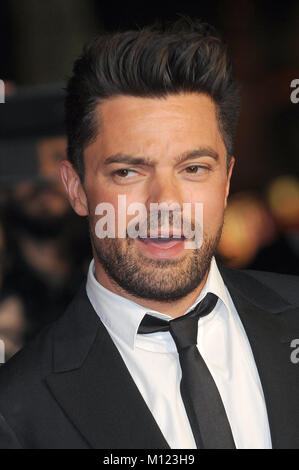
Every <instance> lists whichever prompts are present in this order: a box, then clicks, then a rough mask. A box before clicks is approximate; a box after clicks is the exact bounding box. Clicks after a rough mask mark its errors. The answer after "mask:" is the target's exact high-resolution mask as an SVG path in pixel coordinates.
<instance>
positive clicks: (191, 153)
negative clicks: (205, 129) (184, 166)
mask: <svg viewBox="0 0 299 470" xmlns="http://www.w3.org/2000/svg"><path fill="white" fill-rule="evenodd" d="M198 157H211V158H213V159H214V160H215V161H218V160H219V155H218V153H217V152H215V150H213V149H212V148H211V147H200V148H197V149H194V150H187V151H186V152H184V153H182V154H181V155H178V156H177V157H176V159H175V164H176V165H178V164H180V163H184V162H185V161H186V160H191V159H193V158H198ZM111 163H125V164H127V165H142V166H155V164H156V162H155V161H154V160H151V159H150V158H148V157H134V156H133V155H127V154H125V153H116V154H115V155H111V156H110V157H108V158H106V160H105V161H104V164H105V165H110V164H111Z"/></svg>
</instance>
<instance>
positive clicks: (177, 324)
mask: <svg viewBox="0 0 299 470" xmlns="http://www.w3.org/2000/svg"><path fill="white" fill-rule="evenodd" d="M217 300H218V297H217V296H216V295H215V294H212V293H210V292H209V293H208V294H207V295H206V296H205V298H204V299H203V300H201V302H199V303H198V304H197V306H196V307H195V308H194V309H193V310H191V312H189V313H187V314H186V315H183V316H182V317H178V318H175V319H174V320H170V321H169V322H168V321H166V320H162V319H159V318H156V317H153V316H152V315H145V316H144V318H143V320H142V322H141V324H140V326H139V330H138V333H141V334H148V333H155V332H158V331H169V332H170V334H171V335H172V337H173V339H174V341H175V344H176V347H177V350H178V351H180V350H182V349H184V348H187V347H188V346H194V345H196V343H197V330H198V319H199V317H204V316H205V315H208V314H209V313H210V312H211V311H212V310H213V309H214V307H215V305H216V303H217Z"/></svg>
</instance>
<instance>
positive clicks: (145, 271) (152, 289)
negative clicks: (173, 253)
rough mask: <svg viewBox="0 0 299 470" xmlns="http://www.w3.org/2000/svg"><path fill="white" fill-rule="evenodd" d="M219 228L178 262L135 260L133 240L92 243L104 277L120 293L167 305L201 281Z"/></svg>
mask: <svg viewBox="0 0 299 470" xmlns="http://www.w3.org/2000/svg"><path fill="white" fill-rule="evenodd" d="M221 232H222V226H221V227H220V228H219V230H218V232H217V234H216V236H215V237H214V238H212V237H211V238H207V237H205V238H204V240H203V244H202V246H201V248H199V249H195V250H185V252H186V253H185V254H184V256H183V257H181V258H180V259H169V260H167V259H163V260H154V259H149V258H147V257H142V258H141V257H139V258H137V256H136V253H135V252H134V240H133V239H132V238H126V239H123V242H125V243H126V246H125V247H124V246H121V242H120V240H118V239H111V238H110V239H109V238H105V239H102V240H100V239H98V238H97V239H96V240H95V239H94V237H93V236H92V235H91V239H92V244H93V246H94V249H95V253H96V256H97V258H98V260H99V262H100V263H101V265H102V266H103V268H104V270H105V272H106V274H107V275H108V276H109V278H110V279H111V280H112V282H114V283H116V284H117V285H118V286H120V287H121V288H122V289H124V290H125V291H126V292H128V293H129V294H132V295H134V296H135V297H139V298H143V299H154V300H158V301H165V302H171V301H174V300H178V299H181V298H183V297H185V296H186V295H188V294H189V293H191V292H192V291H194V290H195V289H196V288H197V287H198V285H199V284H200V283H201V282H202V281H203V279H204V277H205V275H206V273H207V271H208V269H209V266H210V263H211V259H212V257H213V255H214V254H215V251H216V248H217V245H218V242H219V239H220V236H221ZM95 242H96V243H95Z"/></svg>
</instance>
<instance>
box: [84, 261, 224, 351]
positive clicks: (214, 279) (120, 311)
mask: <svg viewBox="0 0 299 470" xmlns="http://www.w3.org/2000/svg"><path fill="white" fill-rule="evenodd" d="M94 272H95V271H94V260H92V261H91V263H90V265H89V270H88V276H87V283H86V291H87V295H88V298H89V300H90V302H91V304H92V306H93V308H94V310H95V311H96V313H97V315H98V316H99V317H100V319H101V321H102V322H103V323H104V325H105V326H106V327H107V329H108V331H110V332H111V333H112V334H113V335H114V336H116V337H117V338H118V339H120V340H121V341H122V342H124V343H126V344H127V345H128V346H130V347H131V348H132V349H134V348H135V341H136V335H137V330H138V327H139V325H140V322H141V321H142V319H143V317H144V315H145V314H146V313H149V314H151V315H154V316H157V317H159V318H162V319H164V320H168V321H169V320H172V317H170V316H169V315H165V314H163V313H160V312H157V311H155V310H149V309H148V308H146V307H143V306H142V305H139V304H137V303H135V302H133V301H132V300H130V299H127V298H125V297H122V296H120V295H118V294H115V293H114V292H112V291H110V290H109V289H106V288H105V287H104V286H102V285H101V284H100V283H99V282H98V281H97V280H96V278H95V274H94ZM208 292H211V293H213V294H215V295H217V297H218V298H219V299H220V301H221V302H223V303H224V305H225V306H226V308H227V309H228V310H229V300H228V297H227V293H226V289H225V285H224V282H223V279H222V277H221V274H220V272H219V270H218V267H217V263H216V260H215V258H214V257H213V258H212V261H211V265H210V270H209V274H208V277H207V281H206V283H205V285H204V287H203V289H202V291H201V293H200V295H199V296H198V298H197V299H196V300H195V302H194V303H193V305H191V307H190V308H189V309H188V310H187V311H186V312H185V314H186V313H188V312H189V311H190V310H192V309H193V308H194V307H195V306H196V305H197V304H198V302H200V300H202V299H203V298H204V297H205V295H206V294H207V293H208ZM215 313H216V310H215V311H214V312H212V313H211V314H209V315H207V316H206V317H203V318H201V319H200V321H201V322H202V323H203V322H206V321H210V320H211V319H212V318H213V316H214V314H215ZM139 336H140V335H139Z"/></svg>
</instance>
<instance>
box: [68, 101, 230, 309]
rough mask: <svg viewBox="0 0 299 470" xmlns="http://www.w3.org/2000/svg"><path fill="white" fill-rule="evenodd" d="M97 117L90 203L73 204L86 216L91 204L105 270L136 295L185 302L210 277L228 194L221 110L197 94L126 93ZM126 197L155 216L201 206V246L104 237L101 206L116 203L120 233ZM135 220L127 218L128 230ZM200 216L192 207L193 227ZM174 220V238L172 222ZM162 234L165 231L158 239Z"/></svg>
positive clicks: (88, 179)
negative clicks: (154, 208) (154, 210)
mask: <svg viewBox="0 0 299 470" xmlns="http://www.w3.org/2000/svg"><path fill="white" fill-rule="evenodd" d="M97 113H98V118H99V132H98V136H97V138H96V140H95V141H94V142H93V143H92V144H91V145H89V146H88V147H87V148H86V150H85V180H84V195H86V202H85V206H84V201H83V202H82V204H81V206H80V209H78V204H77V206H76V204H75V203H74V201H73V207H74V208H75V210H77V212H78V213H80V214H81V215H84V209H82V205H83V206H84V207H86V210H87V213H88V217H89V222H90V233H91V239H92V244H93V250H94V255H95V262H96V264H97V267H98V271H100V272H102V274H103V275H104V276H107V278H109V279H110V281H112V282H113V283H114V284H115V283H116V285H118V286H120V287H121V288H122V289H125V291H126V292H129V293H130V294H133V295H134V296H136V297H142V298H147V299H156V300H160V301H163V300H164V301H167V300H174V299H178V298H182V297H184V296H185V295H187V294H188V293H190V292H192V291H193V290H194V289H195V288H196V287H197V286H198V285H199V284H200V282H201V281H202V280H203V279H204V276H205V275H206V273H207V270H208V268H209V264H210V261H211V257H212V256H213V254H214V252H215V249H216V246H217V244H218V241H219V238H220V234H221V229H222V225H223V216H224V209H225V206H226V199H227V195H228V190H229V180H230V175H231V170H232V166H233V160H232V162H231V165H230V168H229V172H227V162H226V149H225V145H224V143H223V139H222V136H221V133H220V131H219V128H218V122H217V118H216V108H215V105H214V103H213V101H212V100H211V99H210V98H209V97H207V96H205V95H203V94H197V93H186V94H179V95H170V96H168V97H167V98H164V99H158V98H136V97H132V96H119V97H115V98H112V99H108V100H106V101H104V102H103V103H102V104H101V105H99V107H98V109H97ZM82 192H83V188H82ZM119 195H124V196H126V206H127V207H128V206H129V205H130V204H132V203H136V202H138V203H142V204H143V205H144V206H145V208H146V211H147V212H148V214H149V211H150V208H151V204H152V203H162V202H163V203H166V204H168V205H170V204H173V203H176V204H178V205H179V206H180V207H181V208H183V203H189V206H190V205H191V207H192V208H193V209H194V205H195V203H202V205H203V243H202V246H201V247H200V248H194V249H185V241H184V239H182V240H179V239H170V240H169V239H168V240H166V241H165V240H164V241H163V240H161V241H160V240H157V239H151V238H147V239H144V240H142V239H140V238H135V239H134V238H130V237H128V236H127V237H126V238H104V239H100V238H98V237H97V235H96V232H95V225H96V222H97V221H98V220H99V216H97V215H95V210H96V206H97V205H98V204H99V203H102V202H108V203H110V204H112V205H113V207H114V208H115V214H116V217H115V219H116V235H117V231H118V196H119ZM81 200H82V197H81ZM76 207H77V209H76ZM122 210H123V209H122ZM122 215H123V214H122ZM134 216H136V214H134V215H133V214H132V215H126V226H128V223H129V221H130V220H131V219H132V218H133V217H134ZM194 217H195V211H194V210H191V218H192V223H193V224H194V225H193V228H194V227H195V225H196V223H197V222H196V220H194ZM149 220H150V218H149V215H148V223H149ZM159 220H161V219H159ZM169 222H170V234H171V233H172V228H173V223H172V222H173V219H170V220H169ZM148 228H149V225H148ZM175 228H176V227H174V231H175V232H176V233H177V230H175ZM162 233H163V227H161V226H159V230H158V235H160V236H161V234H162ZM181 234H182V232H181ZM182 235H183V234H182ZM98 271H97V273H98Z"/></svg>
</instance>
